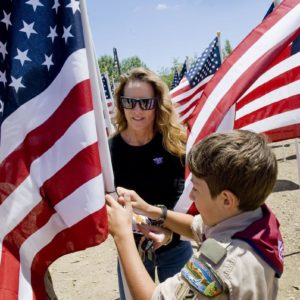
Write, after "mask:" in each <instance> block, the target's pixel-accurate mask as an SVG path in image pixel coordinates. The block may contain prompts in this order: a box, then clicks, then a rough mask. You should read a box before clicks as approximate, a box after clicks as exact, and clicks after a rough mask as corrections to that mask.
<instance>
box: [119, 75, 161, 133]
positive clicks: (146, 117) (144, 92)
mask: <svg viewBox="0 0 300 300" xmlns="http://www.w3.org/2000/svg"><path fill="white" fill-rule="evenodd" d="M124 97H128V98H153V97H154V90H153V87H152V85H151V84H150V83H148V82H144V81H139V80H135V81H129V82H128V83H127V84H126V85H125V88H124ZM155 111H156V109H155V108H154V109H150V110H142V109H141V107H140V105H139V104H138V103H137V104H136V106H135V107H134V108H132V109H126V108H124V114H125V118H126V120H127V125H128V129H132V130H135V131H141V132H146V131H153V128H154V121H155Z"/></svg>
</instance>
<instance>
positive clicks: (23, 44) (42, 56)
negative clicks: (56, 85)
mask: <svg viewBox="0 0 300 300" xmlns="http://www.w3.org/2000/svg"><path fill="white" fill-rule="evenodd" d="M81 48H84V40H83V32H82V24H81V13H80V7H79V1H77V0H66V1H64V0H53V1H48V0H28V1H22V3H20V2H19V1H12V0H1V3H0V124H1V123H2V122H3V121H4V119H5V118H6V117H8V116H9V115H10V114H11V113H13V112H14V111H15V110H16V109H17V108H18V107H19V106H21V105H22V104H24V103H25V102H27V101H29V100H30V99H32V98H33V97H35V96H36V95H38V94H40V93H41V92H42V91H43V90H45V89H46V88H47V87H48V86H49V85H50V83H51V82H52V81H53V80H54V78H55V77H56V76H57V74H58V73H59V72H60V70H61V68H62V66H63V64H64V62H65V61H66V59H67V58H68V56H69V55H70V54H72V53H73V52H75V51H77V50H78V49H81Z"/></svg>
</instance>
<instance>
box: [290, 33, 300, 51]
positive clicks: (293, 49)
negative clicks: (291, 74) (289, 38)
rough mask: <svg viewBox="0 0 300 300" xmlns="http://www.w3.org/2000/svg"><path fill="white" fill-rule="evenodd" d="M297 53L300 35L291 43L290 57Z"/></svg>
mask: <svg viewBox="0 0 300 300" xmlns="http://www.w3.org/2000/svg"><path fill="white" fill-rule="evenodd" d="M298 52H300V35H298V37H297V38H296V39H295V40H294V41H293V43H292V47H291V55H294V54H296V53H298Z"/></svg>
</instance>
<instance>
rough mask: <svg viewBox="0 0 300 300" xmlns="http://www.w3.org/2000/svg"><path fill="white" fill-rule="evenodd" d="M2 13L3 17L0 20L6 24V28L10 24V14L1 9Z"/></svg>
mask: <svg viewBox="0 0 300 300" xmlns="http://www.w3.org/2000/svg"><path fill="white" fill-rule="evenodd" d="M3 14H4V18H3V19H2V20H1V22H2V23H4V24H5V25H6V29H8V26H9V25H10V26H12V24H11V21H10V15H11V14H7V13H6V12H5V11H3Z"/></svg>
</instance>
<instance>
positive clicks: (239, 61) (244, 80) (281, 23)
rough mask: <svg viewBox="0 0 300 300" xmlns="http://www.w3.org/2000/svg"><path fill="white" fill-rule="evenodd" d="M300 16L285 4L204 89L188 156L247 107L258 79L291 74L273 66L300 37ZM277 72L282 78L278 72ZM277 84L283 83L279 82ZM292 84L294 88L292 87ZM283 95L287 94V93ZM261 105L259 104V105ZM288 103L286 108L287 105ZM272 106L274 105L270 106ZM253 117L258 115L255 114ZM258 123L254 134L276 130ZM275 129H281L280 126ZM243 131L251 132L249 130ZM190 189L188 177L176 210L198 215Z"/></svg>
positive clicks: (296, 6) (293, 3)
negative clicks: (230, 114) (235, 108)
mask: <svg viewBox="0 0 300 300" xmlns="http://www.w3.org/2000/svg"><path fill="white" fill-rule="evenodd" d="M299 16H300V3H299V1H297V0H286V1H284V2H283V3H282V4H281V5H280V6H279V7H278V8H277V9H276V11H274V13H272V14H271V15H270V16H269V17H268V18H266V19H265V20H264V21H263V22H262V23H261V24H259V25H258V26H257V27H256V28H255V29H254V30H253V31H252V32H251V33H250V34H249V35H248V36H247V37H246V38H245V39H244V40H243V41H242V42H241V43H240V45H239V46H238V47H237V48H236V49H235V50H234V51H233V52H232V53H231V54H230V56H228V58H227V59H226V60H225V61H224V63H223V64H222V65H221V67H220V69H219V70H218V71H217V72H216V73H215V75H214V76H213V78H212V79H211V80H210V81H209V82H208V83H207V85H206V86H205V89H204V91H203V93H202V96H201V98H200V100H199V101H198V104H197V106H196V108H195V110H194V111H193V113H192V115H191V116H190V119H189V128H191V131H190V134H189V136H188V141H187V150H186V151H187V153H188V152H189V150H190V149H191V147H192V146H193V145H194V144H195V143H197V142H198V141H199V140H201V139H202V138H204V137H205V136H207V135H208V134H210V133H212V132H215V131H218V130H219V126H220V125H221V124H222V121H223V120H224V118H225V116H226V114H227V112H228V111H229V110H231V108H232V107H233V106H234V105H235V104H236V103H238V100H239V99H240V98H241V97H245V98H244V100H243V101H244V104H245V102H247V100H246V97H247V94H248V93H250V92H251V90H252V91H253V92H254V93H255V89H256V86H255V84H254V86H253V87H252V88H250V90H249V92H246V91H247V90H248V89H249V87H250V86H251V85H252V84H253V83H254V82H255V81H256V79H257V78H259V77H260V76H261V75H262V74H264V75H263V77H262V78H261V79H260V80H261V81H263V80H267V79H266V78H268V76H270V74H268V71H269V72H273V71H274V70H279V69H280V68H282V69H286V70H290V68H289V67H286V66H283V65H281V66H280V67H278V66H276V67H274V64H276V63H277V62H278V57H279V56H280V55H282V53H283V52H286V47H287V46H288V45H289V44H290V43H291V42H292V41H293V40H294V39H295V38H296V37H297V36H298V35H299V28H300V18H299ZM298 61H299V60H298ZM273 67H274V68H273ZM295 67H296V68H297V66H294V68H295ZM277 72H278V74H280V72H279V71H277ZM293 76H294V78H295V79H294V80H295V85H294V87H296V90H295V91H294V92H291V93H290V96H291V97H289V96H287V100H286V101H289V102H286V103H290V105H291V102H292V100H293V99H292V98H293V95H296V94H297V93H298V88H297V83H298V82H297V79H298V75H295V74H293ZM275 80H280V79H278V78H277V79H275ZM296 82H297V83H296ZM291 84H292V85H293V83H291ZM258 85H259V84H258ZM298 85H299V83H298ZM256 92H259V89H258V90H256ZM284 92H286V90H285V91H284ZM243 95H244V96H243ZM281 99H282V98H281ZM243 101H241V106H242V105H243ZM258 102H259V103H260V101H258ZM262 102H263V101H262ZM286 103H285V104H284V105H286ZM247 105H248V104H247ZM251 105H252V103H250V102H249V106H250V107H251ZM270 105H272V103H270ZM277 105H278V103H277ZM291 107H292V108H293V109H294V110H293V111H286V112H283V113H282V114H281V115H280V116H281V118H282V119H284V120H286V121H287V123H286V124H285V126H286V128H285V129H286V130H289V129H290V128H289V126H290V125H291V124H290V123H291V118H293V115H296V114H297V111H298V109H297V105H296V104H295V103H294V104H293V105H292V106H291ZM295 108H296V109H295ZM269 109H270V110H268V108H267V109H266V111H265V112H264V114H270V115H272V110H273V111H274V108H273V107H272V106H270V107H269ZM241 112H242V110H241ZM241 112H240V113H241ZM253 113H257V112H255V111H253ZM237 116H238V113H237ZM272 118H274V116H270V118H267V119H266V120H268V119H272ZM298 120H299V118H298ZM240 122H241V121H240ZM259 122H261V121H258V122H256V123H254V124H251V130H253V129H254V130H255V126H254V125H257V127H259V126H264V129H265V130H269V131H268V132H267V133H272V130H274V129H275V128H274V127H267V124H258V123H259ZM289 122H290V123H289ZM298 122H299V121H298ZM269 124H270V125H271V124H272V122H269ZM273 125H274V123H273ZM276 126H278V123H277V124H276ZM249 127H250V126H249ZM242 128H243V129H248V128H247V126H244V127H242ZM277 134H278V133H277ZM191 186H192V184H191V176H190V174H187V178H186V182H185V190H184V192H183V194H182V196H181V198H180V199H179V201H178V203H177V205H176V207H175V210H177V211H183V212H194V211H195V207H194V205H191V204H192V203H191V201H189V200H188V191H190V190H191ZM190 205H191V206H190Z"/></svg>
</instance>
